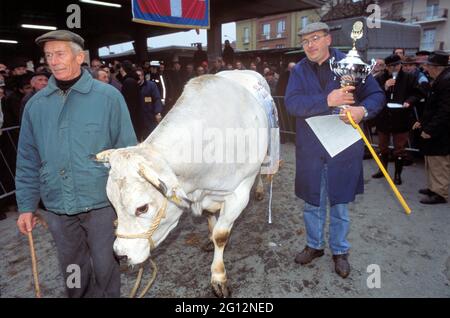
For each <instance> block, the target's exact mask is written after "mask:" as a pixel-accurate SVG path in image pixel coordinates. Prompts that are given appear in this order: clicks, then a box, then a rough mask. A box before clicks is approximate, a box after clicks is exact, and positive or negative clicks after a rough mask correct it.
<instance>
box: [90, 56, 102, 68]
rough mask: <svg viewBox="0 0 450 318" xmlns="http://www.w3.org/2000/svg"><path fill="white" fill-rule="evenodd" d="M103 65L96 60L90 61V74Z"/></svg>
mask: <svg viewBox="0 0 450 318" xmlns="http://www.w3.org/2000/svg"><path fill="white" fill-rule="evenodd" d="M102 66H103V64H102V62H101V61H100V60H99V59H98V58H96V57H95V58H93V59H92V60H91V72H94V71H98V70H99V69H100V67H102Z"/></svg>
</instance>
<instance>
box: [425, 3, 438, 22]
mask: <svg viewBox="0 0 450 318" xmlns="http://www.w3.org/2000/svg"><path fill="white" fill-rule="evenodd" d="M438 15H439V1H436V0H428V1H427V19H433V18H436V17H438Z"/></svg>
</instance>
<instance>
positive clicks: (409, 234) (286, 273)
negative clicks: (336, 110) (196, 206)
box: [0, 144, 450, 298]
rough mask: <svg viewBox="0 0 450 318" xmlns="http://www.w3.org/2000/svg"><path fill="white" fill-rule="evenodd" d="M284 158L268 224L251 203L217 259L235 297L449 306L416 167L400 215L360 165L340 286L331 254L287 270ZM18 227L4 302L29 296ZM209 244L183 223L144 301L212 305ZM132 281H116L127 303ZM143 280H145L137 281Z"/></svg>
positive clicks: (443, 233)
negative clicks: (208, 301) (361, 189)
mask: <svg viewBox="0 0 450 318" xmlns="http://www.w3.org/2000/svg"><path fill="white" fill-rule="evenodd" d="M282 157H283V159H284V160H285V165H284V167H283V169H282V170H281V171H280V173H279V174H278V175H277V176H276V177H275V179H274V185H273V189H274V192H273V207H272V209H273V223H272V224H268V222H267V212H268V196H267V195H266V197H265V199H264V200H263V201H261V202H256V201H251V202H250V203H249V205H248V207H247V208H246V209H245V210H244V212H243V213H242V214H241V216H240V217H239V219H238V220H237V221H236V223H235V225H234V227H233V230H232V235H231V239H230V242H229V245H228V246H227V248H226V250H225V256H224V260H225V267H226V270H227V274H228V281H229V285H230V287H231V289H232V296H233V297H237V298H240V297H250V298H253V297H258V298H259V297H260V298H271V297H281V298H284V297H295V298H297V297H450V205H449V204H441V205H435V206H425V205H422V204H420V203H419V200H420V198H421V196H420V195H419V194H417V190H418V189H419V188H421V187H423V186H424V185H425V174H424V167H423V163H422V162H421V161H420V160H419V161H418V162H416V163H414V164H413V165H412V166H408V167H405V169H404V173H403V179H404V184H403V185H401V186H399V190H400V191H401V193H402V194H403V195H404V197H405V199H406V201H407V202H408V204H409V205H410V207H411V208H412V213H411V215H406V214H405V213H404V212H403V210H402V207H401V206H400V204H399V203H398V202H397V201H396V198H395V197H394V195H393V194H392V192H391V190H390V189H389V186H388V184H387V182H386V181H385V180H384V179H377V180H375V179H372V178H371V177H370V175H371V174H372V173H373V172H374V171H375V162H374V161H373V160H365V161H364V166H365V194H364V195H361V196H359V197H358V198H357V200H356V202H354V203H353V204H351V207H350V211H351V220H352V224H351V231H350V234H349V241H350V243H351V244H352V249H351V252H350V263H351V266H352V272H351V274H350V276H349V277H348V278H347V279H345V280H344V279H341V278H340V277H339V276H337V275H336V274H335V273H334V269H333V262H332V260H331V253H330V251H329V250H328V249H327V250H326V252H325V256H324V257H322V258H320V259H317V260H315V261H314V262H313V263H312V264H309V265H306V266H300V265H297V264H296V263H294V258H295V255H296V253H298V252H299V251H300V250H301V249H302V248H303V246H304V244H305V228H304V225H303V218H302V206H303V202H302V201H301V200H299V199H297V198H296V197H295V195H294V175H295V158H294V146H293V145H292V144H284V145H282ZM390 168H391V169H390V170H391V173H393V171H392V165H391V167H390ZM16 219H17V213H16V212H8V218H7V219H6V220H3V221H0V233H1V236H0V245H1V248H0V291H1V297H34V289H33V284H32V274H31V259H30V256H29V249H28V241H27V238H26V237H25V236H22V235H20V234H19V233H18V231H17V229H16V226H15V222H16ZM34 237H35V247H36V253H37V257H38V266H39V275H40V281H41V289H42V295H43V297H65V293H64V288H63V283H64V282H63V279H62V276H61V274H60V272H59V268H58V263H57V259H56V250H55V244H54V242H53V241H52V238H51V236H50V234H49V233H48V231H46V230H45V229H44V228H42V227H38V228H37V229H36V230H35V231H34ZM206 237H207V222H206V219H203V218H195V217H193V216H192V215H189V214H185V215H183V216H182V218H181V220H180V222H179V224H178V226H177V227H176V228H175V229H174V230H173V231H172V233H171V234H170V235H169V236H168V238H167V239H166V241H165V242H164V243H163V244H162V245H161V246H159V247H158V249H157V250H156V251H155V253H154V255H153V256H152V257H153V260H154V261H155V262H156V264H157V266H158V274H157V277H156V280H155V282H154V284H153V286H152V288H151V289H150V291H149V293H148V294H147V297H176V298H178V297H187V298H191V297H213V294H212V292H211V288H210V266H211V261H212V256H213V254H212V253H207V252H204V251H202V250H201V249H200V245H201V244H202V242H203V240H204V239H206ZM372 264H374V265H372ZM373 268H375V269H377V270H378V269H379V273H380V276H379V278H380V279H379V283H380V284H379V286H375V287H374V286H372V285H370V284H369V285H370V286H368V284H367V282H368V280H369V282H376V281H375V280H373V278H374V276H373V275H375V273H376V272H374V269H373ZM368 269H369V272H368ZM135 274H136V271H135V270H134V271H132V270H128V271H126V272H124V273H123V274H122V295H123V296H124V297H126V295H127V294H128V293H129V291H130V290H131V288H132V285H133V284H134V280H135V277H136V275H135ZM149 276H150V272H149V271H148V272H147V273H146V274H145V276H144V281H146V280H147V279H148V278H149ZM369 287H374V288H369ZM377 287H379V288H377Z"/></svg>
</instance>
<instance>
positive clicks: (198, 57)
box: [194, 43, 208, 68]
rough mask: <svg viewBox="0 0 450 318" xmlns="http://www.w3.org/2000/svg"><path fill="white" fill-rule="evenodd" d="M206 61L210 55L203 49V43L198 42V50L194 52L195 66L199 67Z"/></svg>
mask: <svg viewBox="0 0 450 318" xmlns="http://www.w3.org/2000/svg"><path fill="white" fill-rule="evenodd" d="M204 61H206V62H208V55H207V54H206V52H205V51H203V48H202V44H201V43H197V51H195V53H194V67H195V68H197V67H199V66H200V65H202V62H204Z"/></svg>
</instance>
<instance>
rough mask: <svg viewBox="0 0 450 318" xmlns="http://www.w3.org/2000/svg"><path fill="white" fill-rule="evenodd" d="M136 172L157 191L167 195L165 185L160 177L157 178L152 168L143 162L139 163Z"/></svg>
mask: <svg viewBox="0 0 450 318" xmlns="http://www.w3.org/2000/svg"><path fill="white" fill-rule="evenodd" d="M138 173H139V175H140V176H141V177H143V178H144V179H145V180H147V181H148V182H150V183H151V184H152V185H153V186H154V187H155V188H156V189H157V190H158V191H159V192H161V194H162V195H163V196H165V197H167V195H168V193H167V186H166V185H165V183H164V182H163V181H162V180H161V179H159V178H158V176H157V175H156V173H155V172H154V171H153V170H152V169H150V168H149V167H147V166H146V165H144V164H139V170H138Z"/></svg>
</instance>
